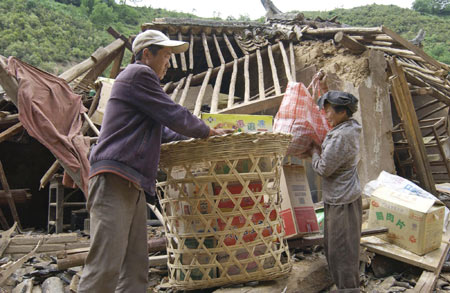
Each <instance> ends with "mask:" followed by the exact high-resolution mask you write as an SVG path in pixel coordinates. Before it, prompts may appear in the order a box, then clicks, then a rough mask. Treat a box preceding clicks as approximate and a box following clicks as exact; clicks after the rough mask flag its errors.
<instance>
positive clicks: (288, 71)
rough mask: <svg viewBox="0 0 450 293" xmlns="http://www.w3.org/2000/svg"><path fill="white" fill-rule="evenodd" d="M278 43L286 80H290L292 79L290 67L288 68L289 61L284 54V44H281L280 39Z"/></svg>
mask: <svg viewBox="0 0 450 293" xmlns="http://www.w3.org/2000/svg"><path fill="white" fill-rule="evenodd" d="M278 44H279V45H280V51H281V56H283V64H284V70H285V72H286V78H287V80H288V82H291V81H292V76H291V69H290V68H289V61H288V57H287V54H286V50H285V49H284V45H283V42H282V41H278Z"/></svg>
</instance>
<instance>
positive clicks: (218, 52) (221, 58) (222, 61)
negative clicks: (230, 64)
mask: <svg viewBox="0 0 450 293" xmlns="http://www.w3.org/2000/svg"><path fill="white" fill-rule="evenodd" d="M213 40H214V45H215V46H216V50H217V54H218V55H219V60H220V64H225V59H223V55H222V50H220V45H219V42H218V41H217V36H216V34H213Z"/></svg>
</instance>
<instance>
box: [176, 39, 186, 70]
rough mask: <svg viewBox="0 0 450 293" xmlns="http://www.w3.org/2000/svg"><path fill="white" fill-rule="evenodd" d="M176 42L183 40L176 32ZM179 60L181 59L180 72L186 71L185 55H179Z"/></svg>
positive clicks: (182, 53)
mask: <svg viewBox="0 0 450 293" xmlns="http://www.w3.org/2000/svg"><path fill="white" fill-rule="evenodd" d="M178 40H180V41H182V40H183V37H182V36H181V32H178ZM180 58H181V70H183V71H187V66H186V55H185V54H184V52H181V53H180Z"/></svg>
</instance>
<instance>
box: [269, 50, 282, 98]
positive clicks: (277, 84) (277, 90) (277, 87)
mask: <svg viewBox="0 0 450 293" xmlns="http://www.w3.org/2000/svg"><path fill="white" fill-rule="evenodd" d="M267 52H268V55H269V61H270V68H271V69H272V79H273V86H274V87H275V95H277V96H278V95H281V88H280V82H279V80H278V73H277V67H276V65H275V60H274V58H273V53H272V45H270V44H269V45H268V46H267Z"/></svg>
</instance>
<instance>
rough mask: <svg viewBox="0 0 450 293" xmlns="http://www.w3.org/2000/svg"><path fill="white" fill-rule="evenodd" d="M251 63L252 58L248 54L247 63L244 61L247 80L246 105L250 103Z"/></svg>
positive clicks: (246, 55)
mask: <svg viewBox="0 0 450 293" xmlns="http://www.w3.org/2000/svg"><path fill="white" fill-rule="evenodd" d="M249 63H250V56H249V55H248V54H245V61H244V79H245V93H244V103H247V102H248V101H250V73H249Z"/></svg>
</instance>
